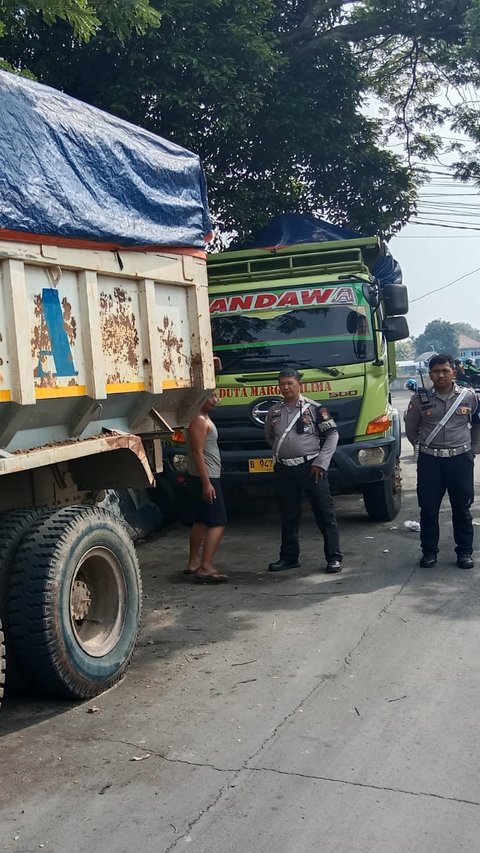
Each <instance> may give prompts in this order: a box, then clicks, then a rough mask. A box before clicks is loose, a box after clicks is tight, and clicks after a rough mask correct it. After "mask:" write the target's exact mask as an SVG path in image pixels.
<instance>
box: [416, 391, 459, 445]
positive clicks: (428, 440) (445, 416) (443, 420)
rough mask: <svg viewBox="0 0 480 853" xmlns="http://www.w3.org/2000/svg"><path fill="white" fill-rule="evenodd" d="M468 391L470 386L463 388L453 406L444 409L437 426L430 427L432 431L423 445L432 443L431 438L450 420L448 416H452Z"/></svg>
mask: <svg viewBox="0 0 480 853" xmlns="http://www.w3.org/2000/svg"><path fill="white" fill-rule="evenodd" d="M469 391H470V388H463V389H462V390H461V391H460V394H459V395H458V397H457V399H456V401H455V402H454V404H453V406H450V408H449V409H448V411H446V412H445V414H444V416H443V418H442V420H441V421H439V422H438V424H437V426H436V427H434V428H433V429H432V431H431V433H430V435H429V436H428V438H427V439H425V441H424V442H423V446H424V447H428V446H429V445H430V444H431V443H432V441H433V439H434V438H436V437H437V435H438V433H439V432H440V430H441V429H443V427H444V426H445V425H446V424H447V423H448V421H449V420H450V418H451V417H452V415H454V414H455V412H456V411H457V409H458V407H459V405H460V403H461V402H462V400H464V399H465V397H466V396H467V394H468V392H469Z"/></svg>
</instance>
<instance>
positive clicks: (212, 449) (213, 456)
mask: <svg viewBox="0 0 480 853" xmlns="http://www.w3.org/2000/svg"><path fill="white" fill-rule="evenodd" d="M208 426H209V429H208V432H207V437H206V439H205V447H204V449H203V458H204V459H205V465H206V466H207V471H208V476H209V477H210V478H212V479H214V480H218V478H219V477H220V473H221V470H222V464H221V462H220V451H219V449H218V443H217V439H218V432H217V427H216V426H215V424H214V423H213V421H211V420H210V418H209V420H208ZM187 442H188V456H187V471H188V473H189V474H191V475H192V476H193V477H199V476H200V475H199V473H198V468H197V466H196V464H195V459H194V458H193V454H192V450H191V447H190V435H189V433H188V430H187Z"/></svg>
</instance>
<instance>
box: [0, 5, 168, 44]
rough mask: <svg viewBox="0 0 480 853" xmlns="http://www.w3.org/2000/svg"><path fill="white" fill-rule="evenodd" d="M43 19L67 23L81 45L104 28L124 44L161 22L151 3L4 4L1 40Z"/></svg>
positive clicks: (52, 22) (0, 8) (1, 6)
mask: <svg viewBox="0 0 480 853" xmlns="http://www.w3.org/2000/svg"><path fill="white" fill-rule="evenodd" d="M39 16H40V17H41V20H42V21H43V22H44V23H45V24H47V25H49V26H50V25H53V24H55V22H57V21H67V22H68V24H69V25H70V27H71V29H72V31H73V36H74V37H75V38H76V39H78V40H79V41H88V40H89V39H90V38H91V37H92V36H94V35H95V33H96V32H97V31H98V30H99V29H100V27H102V26H105V27H106V28H107V29H108V30H109V31H110V32H111V33H112V34H114V35H115V37H116V38H118V39H119V40H120V41H123V40H124V39H125V38H126V37H127V36H128V35H129V34H130V33H132V32H137V33H145V32H146V31H147V29H148V28H149V27H155V26H158V24H159V22H160V15H159V13H158V12H157V11H156V10H155V9H154V8H153V7H152V6H150V4H149V2H148V0H122V3H121V4H119V3H112V2H110V3H109V2H108V0H93V2H92V0H39V2H33V0H24V2H21V3H20V2H18V0H0V36H3V35H5V33H8V32H9V31H10V30H11V28H14V27H17V26H19V25H20V26H28V25H29V22H30V21H32V20H38V19H39Z"/></svg>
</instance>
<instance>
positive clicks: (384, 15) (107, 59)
mask: <svg viewBox="0 0 480 853" xmlns="http://www.w3.org/2000/svg"><path fill="white" fill-rule="evenodd" d="M3 2H5V0H3ZM50 2H52V0H45V3H50ZM57 2H59V3H61V2H67V0H57ZM69 2H71V3H76V2H78V3H80V2H82V0H69ZM84 2H88V0H84ZM91 2H93V0H91ZM125 2H131V3H135V2H139V0H125ZM143 2H147V0H143ZM152 2H153V3H154V5H155V9H156V11H157V13H158V15H159V16H160V18H161V23H160V26H159V27H158V28H157V29H150V30H148V31H147V32H145V33H143V34H139V32H138V27H137V28H135V27H133V29H132V32H131V34H130V35H128V36H125V33H121V36H122V38H123V42H124V43H123V45H121V44H119V41H118V37H116V36H115V35H112V33H110V32H109V31H108V30H106V29H105V28H102V29H101V30H100V31H99V32H98V33H97V34H96V35H95V36H94V37H93V38H91V39H90V41H89V43H88V44H82V43H81V42H80V41H79V39H78V38H77V37H75V36H74V37H72V33H71V28H70V27H69V26H67V25H66V24H65V23H64V22H63V21H57V22H56V23H55V24H54V25H52V26H50V27H48V26H47V23H50V19H49V20H48V21H47V23H46V22H45V20H44V18H43V17H42V16H41V15H40V14H36V13H35V12H34V11H33V10H32V8H30V7H22V9H24V11H23V12H22V14H16V15H15V14H11V15H10V16H9V17H8V21H7V23H6V28H5V35H4V38H3V41H2V42H0V50H1V51H2V54H3V57H4V59H6V60H7V61H9V62H10V63H11V64H12V65H14V66H15V67H18V68H20V69H24V68H29V69H31V71H33V73H34V74H35V75H36V76H37V77H38V78H39V79H40V80H43V81H44V82H47V83H49V84H51V85H54V86H57V87H60V88H63V89H65V90H66V91H67V92H69V93H70V94H73V95H75V96H77V97H80V98H82V99H84V100H87V101H88V102H90V103H93V104H96V105H97V106H100V107H102V108H104V109H107V110H110V111H113V112H115V113H117V114H119V115H121V116H123V117H125V118H127V119H129V120H131V121H134V122H136V123H139V124H141V125H144V126H145V127H147V128H149V129H150V130H153V131H154V132H157V133H160V134H162V135H164V136H167V137H170V138H172V139H174V140H176V141H177V142H179V143H180V144H183V145H185V146H187V147H190V148H192V149H194V150H196V151H198V153H199V154H200V155H201V157H202V159H203V161H204V164H205V168H206V171H207V175H208V179H209V186H210V194H211V203H212V208H213V211H214V213H215V215H216V218H217V222H218V225H219V227H220V229H221V230H223V231H224V232H225V231H231V230H233V229H236V230H240V231H242V232H245V231H248V230H250V229H256V228H258V227H260V226H262V225H264V224H266V222H267V221H268V220H269V219H270V218H271V216H272V215H274V214H275V213H278V212H283V211H292V210H295V211H300V212H307V211H308V212H317V213H320V214H322V215H323V216H324V217H325V218H328V219H330V220H332V221H334V222H337V223H343V224H346V225H350V226H351V227H354V228H357V229H360V230H363V231H364V232H366V233H372V232H380V233H383V234H389V233H393V232H395V231H396V230H398V229H399V228H400V227H401V225H402V224H404V223H405V222H406V221H407V220H408V218H409V216H410V215H411V213H412V212H413V211H414V209H415V198H416V190H417V187H418V184H419V182H420V181H421V180H423V179H424V177H425V176H424V175H423V174H422V170H421V168H420V169H419V168H416V167H415V161H417V162H418V160H421V159H422V158H425V157H431V156H432V155H433V153H434V152H435V151H437V150H438V149H439V147H440V146H441V145H442V140H441V139H440V137H439V136H438V135H435V133H433V132H432V131H433V128H434V126H435V125H436V124H438V123H439V122H442V121H447V120H449V121H453V120H454V121H455V122H456V126H457V127H458V128H460V129H464V130H465V131H469V130H470V131H471V132H472V134H473V135H476V138H478V137H479V136H480V132H477V131H478V128H477V124H478V126H480V122H479V121H477V119H476V118H475V114H474V112H473V111H472V109H471V107H470V108H469V110H467V108H466V107H464V108H460V109H456V111H455V112H454V110H453V108H452V107H450V105H449V104H446V105H444V104H443V105H442V104H439V102H438V100H436V95H437V94H438V92H439V91H440V89H441V87H442V86H445V85H450V84H451V85H453V86H457V87H461V86H462V85H463V84H465V83H476V81H477V79H480V66H479V61H478V60H479V50H478V48H479V46H480V2H479V0H421V2H418V3H412V2H411V0H255V2H253V0H152ZM1 3H2V0H0V10H1V9H2V5H1ZM103 3H105V0H103ZM109 8H113V9H117V8H118V7H117V5H116V4H113V6H107V5H106V3H105V5H102V4H100V5H97V4H95V9H100V10H104V11H105V10H106V9H109ZM98 16H99V18H100V12H99V13H98ZM372 94H374V95H375V96H376V97H377V98H380V101H381V103H382V104H383V105H384V107H385V109H384V110H383V113H382V116H381V118H379V119H376V120H374V119H372V118H367V117H366V116H365V115H364V114H362V109H363V105H364V103H365V99H366V98H367V97H369V96H370V95H372ZM476 121H477V124H476V123H475V122H476ZM391 132H394V133H397V135H400V138H403V140H404V142H405V145H406V150H407V157H408V165H407V166H405V164H404V162H403V161H402V160H401V158H400V157H399V156H397V155H393V154H392V153H391V152H390V151H386V150H383V148H382V146H383V140H384V138H385V136H386V135H387V134H389V133H391ZM469 162H470V161H469ZM470 167H471V168H473V167H472V166H471V163H470V165H468V164H465V163H464V166H463V167H462V168H464V172H463V173H464V174H465V175H466V176H468V174H470V173H468V169H469V168H470ZM459 171H461V169H460V166H459ZM467 173H468V174H467Z"/></svg>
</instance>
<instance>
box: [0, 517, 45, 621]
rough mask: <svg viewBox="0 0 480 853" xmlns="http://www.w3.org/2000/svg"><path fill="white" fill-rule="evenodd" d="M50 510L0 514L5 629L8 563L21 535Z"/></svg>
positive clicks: (0, 601) (0, 607)
mask: <svg viewBox="0 0 480 853" xmlns="http://www.w3.org/2000/svg"><path fill="white" fill-rule="evenodd" d="M48 512H52V510H51V509H49V508H48V507H38V508H37V507H27V508H25V509H9V510H7V511H6V512H2V513H1V514H0V543H1V550H0V619H1V620H2V621H3V627H4V630H7V612H6V611H7V598H8V578H9V574H10V565H11V562H12V560H13V558H14V556H15V552H16V550H17V548H18V546H19V545H20V542H21V541H22V539H23V537H24V536H25V535H26V534H27V532H28V530H30V528H31V527H32V525H33V524H34V523H35V522H36V521H37V520H38V519H39V518H41V517H42V516H43V515H46V514H47V513H48Z"/></svg>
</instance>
